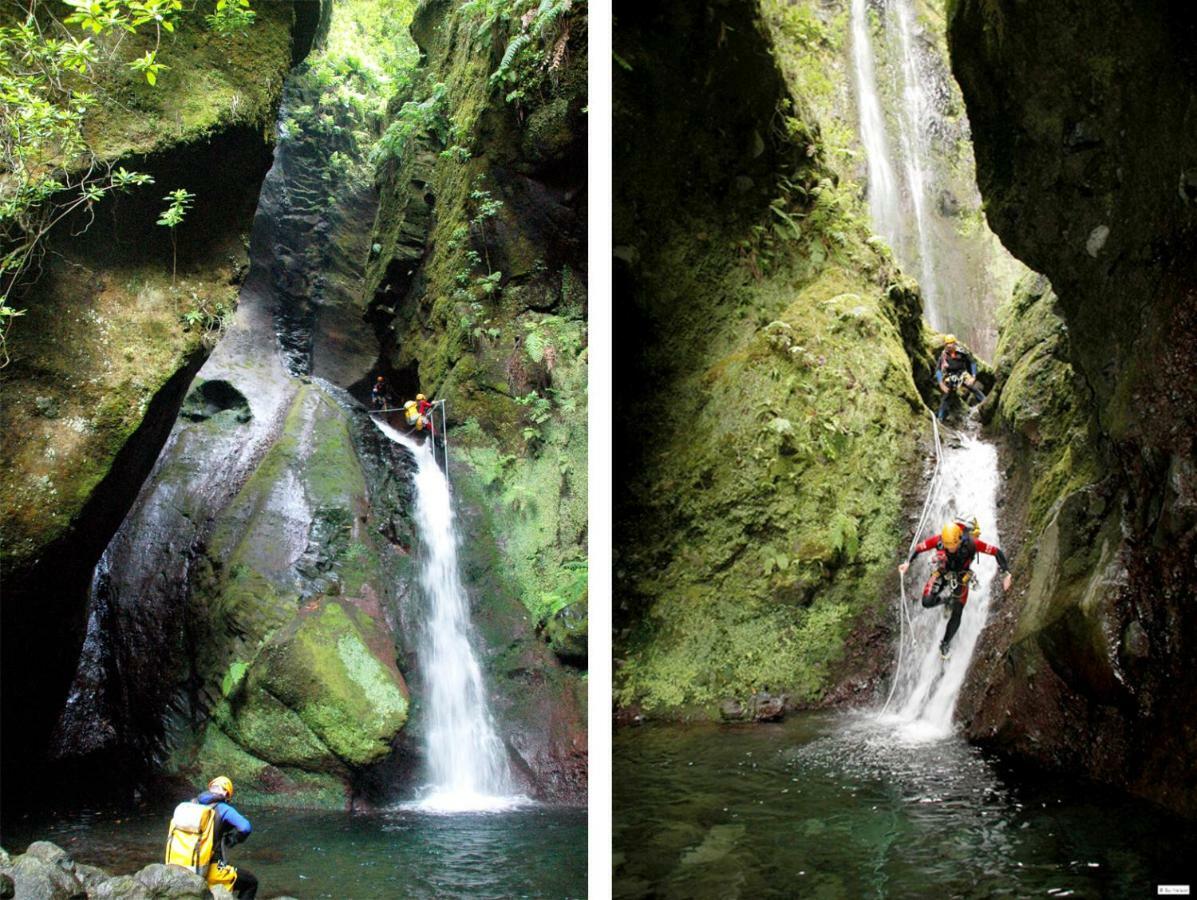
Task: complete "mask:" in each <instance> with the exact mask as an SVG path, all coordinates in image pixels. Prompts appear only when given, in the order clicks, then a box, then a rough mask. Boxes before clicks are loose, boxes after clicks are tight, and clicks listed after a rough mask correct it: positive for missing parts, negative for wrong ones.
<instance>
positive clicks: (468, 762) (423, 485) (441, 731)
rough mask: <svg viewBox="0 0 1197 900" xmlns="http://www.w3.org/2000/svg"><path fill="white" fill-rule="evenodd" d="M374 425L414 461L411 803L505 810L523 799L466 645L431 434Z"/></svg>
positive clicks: (462, 600)
mask: <svg viewBox="0 0 1197 900" xmlns="http://www.w3.org/2000/svg"><path fill="white" fill-rule="evenodd" d="M374 423H375V424H376V425H377V426H378V427H379V429H380V430H381V431H382V432H383V434H385V435H386V436H387V437H389V438H390V439H391V440H393V441H395V442H396V443H398V444H402V445H403V446H404V447H407V448H408V449H409V450H410V451H411V452H412V454H413V455H414V456H415V459H416V476H415V489H416V524H417V526H418V527H419V530H420V538H421V541H422V543H423V554H422V559H421V565H420V583H421V586H422V587H423V590H424V596H425V599H426V601H427V603H428V619H427V623H426V625H425V629H424V634H423V636H422V640H421V645H420V662H421V668H422V669H423V675H424V681H425V683H426V685H427V691H428V698H427V702H426V703H425V729H426V737H425V748H426V751H427V756H428V766H429V772H430V775H431V782H430V783H429V785H428V786H427V788H426V789H425V790H424V791H423V792H422V796H421V798H420V799H419V800H418V801H416V802H414V803H412V804H411V807H412V808H416V809H421V810H426V811H430V812H468V811H479V810H481V811H489V810H501V809H510V808H512V807H514V806H517V805H519V804H520V803H522V802H526V798H525V797H521V796H514V795H513V788H512V784H511V775H510V771H509V769H508V766H507V757H506V751H505V749H504V747H503V742H502V740H500V738H499V735H498V733H497V732H496V731H495V726H494V722H493V720H492V719H491V715H490V709H489V704H488V703H487V699H486V685H485V682H484V681H483V678H482V668H481V666H479V664H478V658H477V656H476V655H475V653H474V648H473V646H472V645H471V643H470V632H471V630H472V629H471V627H470V608H469V601H468V598H467V595H466V591H465V587H464V585H462V583H461V574H460V569H459V567H458V562H457V533H456V531H455V530H454V527H453V503H452V498H451V496H450V494H449V483H448V481H447V480H446V478H445V475H444V473H443V472H442V471H441V469H440V466H438V465H437V463H436V459H435V457H434V456H433V451H432V442H431V440H428V441H426V442H424V443H423V444H420V443H418V442H416V441H414V440H412V439H411V438H408V437H406V436H405V435H403V434H402V433H400V432H399V431H397V430H396V429H394V428H392V427H391V426H389V425H387V424H386V423H385V422H381V421H379V420H378V419H377V418H376V417H375V418H374Z"/></svg>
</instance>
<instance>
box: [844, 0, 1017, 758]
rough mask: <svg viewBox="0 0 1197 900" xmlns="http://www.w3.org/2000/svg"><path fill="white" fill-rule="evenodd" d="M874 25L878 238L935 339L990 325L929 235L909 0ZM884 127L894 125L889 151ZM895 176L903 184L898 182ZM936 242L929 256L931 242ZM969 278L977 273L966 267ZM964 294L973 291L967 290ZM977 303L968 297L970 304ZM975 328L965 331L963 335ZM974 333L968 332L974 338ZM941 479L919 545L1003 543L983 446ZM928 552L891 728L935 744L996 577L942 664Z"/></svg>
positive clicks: (985, 579)
mask: <svg viewBox="0 0 1197 900" xmlns="http://www.w3.org/2000/svg"><path fill="white" fill-rule="evenodd" d="M872 2H873V3H874V8H875V9H877V10H878V13H879V19H878V24H879V25H880V26H881V32H882V34H881V41H882V42H883V43H881V44H880V46H881V49H882V52H883V54H884V58H885V59H886V60H888V62H889V65H888V67H887V69H886V71H887V73H888V75H889V76H890V77H891V79H892V83H891V84H890V90H889V91H888V92H887V93H885V94H884V96H887V97H890V98H892V102H893V105H894V109H892V110H891V111H890V113H891V114H890V116H889V117H888V119H887V118H886V116H885V109H884V108H883V106H882V97H883V94H882V92H881V91H879V90H878V82H877V69H878V66H877V61H876V57H875V51H874V47H873V39H872V36H871V35H870V32H869V18H868V7H869V3H870V0H852V55H853V62H854V70H855V73H856V93H857V105H858V109H859V115H860V137H861V142H862V144H863V145H864V149H865V154H866V157H867V163H868V179H869V181H868V197H869V213H870V216H871V217H872V222H873V228H874V230H875V231H876V232H877V233H879V234H880V235H881V236H882V237H884V238H885V239H886V241H888V242H889V244H890V246H891V247H892V248H893V251H894V254H895V257H896V258H897V260H898V261H899V263H900V264H902V265H903V266H904V267H907V268H909V269H911V270H913V271H917V272H918V273H919V287H920V289H921V291H922V296H923V301H924V309H925V312H926V316H927V319H928V320H929V321H930V323H931V325H932V327H934V328H936V329H937V330H947V329H948V328H949V327H951V328H955V329H956V330H958V331H964V330H965V329H964V328H963V327H961V325H960V323H963V322H971V323H973V324H976V322H977V320H978V319H981V318H983V317H986V316H991V313H990V312H989V311H988V310H978V308H977V307H976V305H975V304H976V302H977V300H978V299H982V298H981V296H980V293H979V291H978V290H977V289H976V288H975V285H977V284H979V283H981V282H978V281H975V280H974V279H976V278H978V277H980V278H983V277H984V274H983V273H978V272H975V271H971V272H970V271H968V269H967V266H968V265H969V260H970V256H969V254H967V253H966V252H963V245H962V244H958V243H955V242H954V241H955V238H954V229H952V228H951V227H948V228H946V229H945V228H943V227H940V228H939V229H936V223H935V222H934V221H933V219H932V215H931V213H932V209H931V208H930V204H929V202H928V200H929V196H930V194H931V190H932V188H933V187H934V178H933V176H934V173H935V169H934V167H933V158H932V154H931V142H930V140H929V138H928V134H929V129H930V128H931V123H932V122H933V120H934V118H935V116H936V112H935V110H934V108H933V104H932V103H931V99H930V98H931V90H932V88H931V86H930V85H929V78H930V76H929V74H928V72H927V66H926V65H924V64H923V61H922V60H921V59H920V57H919V51H918V48H916V46H915V37H916V34H915V29H916V22H915V15H914V10H913V3H912V0H872ZM887 122H890V123H893V124H894V125H895V126H896V140H895V141H894V142H893V143H891V140H890V137H889V135H888V133H887ZM899 171H900V173H901V177H900V178H899V177H897V173H898V172H899ZM939 241H943V242H944V243H943V245H942V246H940V248H939V255H938V256H937V253H936V246H937V242H939ZM940 258H942V259H953V258H955V259H960V260H964V261H965V262H964V264H963V265H958V266H955V267H953V266H949V265H939V264H938V263H937V260H938V259H940ZM972 265H973V267H974V268H975V267H976V265H977V263H975V262H974V263H972ZM970 285H972V286H974V287H970ZM970 295H973V296H970ZM970 327H971V326H970ZM978 329H980V325H978V326H977V329H973V333H974V334H976V333H979V330H978ZM939 472H940V478H939V480H938V482H937V483H936V486H935V493H934V495H933V496H932V497H930V498H928V512H929V518H928V520H927V521H928V524H927V526H926V527H925V530H924V533H923V534H920V535H918V536H917V537H918V539H920V540H921V539H922V538H924V537H926V536H927V535H928V534H930V533H931V532H932V531H938V530H939V528H940V527H941V526H942V525H943V523H945V522H947V521H949V520H951V519H953V518H956V517H961V518H964V517H968V518H971V517H973V516H976V517H977V519H978V520H979V521H980V523H981V527H982V529H983V534H982V540H984V541H986V542H987V543H994V544H996V543H998V539H997V534H996V529H995V522H996V517H997V501H996V495H997V487H998V481H999V479H998V471H997V451H996V450H995V449H994V447H993V446H992V445H990V444H988V443H985V442H984V441H981V440H979V439H977V438H975V437H972V436H969V435H963V434H962V435H959V436H958V437H957V438H954V439H953V440H951V441H949V442H948V444H947V445H946V446H945V447H944V449H943V456H942V459H941V462H940V469H939ZM929 557H930V554H924V555H923V557H921V558H920V561H919V562H918V563H916V564H915V565H914V566H912V567H911V570H910V572H908V573H907V575H906V586H907V589H908V590H909V591H910V592H911V593H912V594H913V595H914V596H913V598H909V597H908V600H910V599H913V601H914V602H913V603H908V604H907V608H906V609H904V610H902V611H901V613H900V614H901V615H902V616H904V617H907V618H908V620H909V621H910V623H911V627H910V629H908V632H907V635H906V643H905V646H903V647H900V648H899V651H898V652H899V654H900V656H899V659H900V660H903V661H902V662H901V663H900V665H899V666H898V671H897V673H896V674H895V678H897V679H898V682H897V683H896V684H895V685H894V695H893V706H892V709H894V710H896V712H895V713H894V714H893V719H894V723H895V724H898V725H899V726H900V729H901V731H902V732H903V733H904V734H906V735H907V736H910V737H912V738H915V739H924V738H938V737H943V736H946V735H948V734H950V733H951V730H952V713H953V710H954V709H955V705H956V699H957V697H958V696H959V694H960V689H961V687H962V686H963V684H964V678H965V675H966V674H967V672H968V666H969V660H970V658H971V657H972V653H973V649H974V647H975V646H976V643H977V638H978V636H979V635H980V633H981V629H982V627H983V626H984V624H985V618H986V615H987V613H988V610H989V598H990V590H991V586H992V582H993V578H994V577H995V576H993V575H992V573H991V570H992V571H996V567H995V565H994V563H993V562H992V557H987V556H980V555H979V556H978V557H977V559H976V561H975V562H974V563H973V571H974V573H976V574H977V575H979V576H980V577H979V578H978V580H977V581H976V582H974V583H973V585H972V587H971V589H970V592H969V599H968V604H967V606H966V607H965V609H964V613H963V615H962V617H961V620H960V629H959V630H958V631H957V632H956V636H955V637H954V639H953V641H952V646H951V654H950V657H949V659H948V660H947V661H944V660H942V659H941V658H940V655H939V642H940V639H941V637H942V635H943V633H944V629H945V627H946V625H947V620H946V617H945V616H944V610H945V609H947V605H946V604H945V605H944V606H941V607H934V608H932V609H929V610H928V609H924V608H923V607H922V604H921V603H919V600H920V598H921V594H922V586H923V584H924V583H925V581H926V579H927V577H928V576H929V574H930V562H929V559H928V558H929Z"/></svg>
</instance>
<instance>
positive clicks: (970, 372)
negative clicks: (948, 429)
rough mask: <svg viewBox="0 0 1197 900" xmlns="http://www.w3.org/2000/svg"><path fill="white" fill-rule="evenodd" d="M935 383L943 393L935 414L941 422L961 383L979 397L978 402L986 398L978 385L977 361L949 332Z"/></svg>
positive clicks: (936, 372) (940, 357)
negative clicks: (953, 393) (953, 394)
mask: <svg viewBox="0 0 1197 900" xmlns="http://www.w3.org/2000/svg"><path fill="white" fill-rule="evenodd" d="M935 383H936V384H938V385H939V390H940V391H941V392H942V393H943V400H942V401H941V402H940V404H939V412H937V413H936V414H935V417H936V418H937V419H939V421H941V422H942V421H943V418H944V416H946V415H947V414H948V404H949V403H951V402H952V392H953V391H954V390H955V389H956V388H957V387H959V386H960V385H962V384H963V385H964V386H965V387H966V388H967V389H968V391H969V392H970V393H971V394H972V395H973V396H975V397H976V398H977V402H978V403H982V402H983V401H984V400H985V394H984V393H982V391H981V388H979V387H978V386H977V361H976V360H975V359H973V356H972V354H971V353H969V352H968V351H967V350H965V349H964V348H963V347H961V346H960V345H959V344H957V343H956V336H955V335H952V334H949V335H947V336H946V337H945V338H944V342H943V353H941V354H939V365H938V366H936V367H935Z"/></svg>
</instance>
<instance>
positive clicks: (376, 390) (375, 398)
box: [370, 375, 387, 409]
mask: <svg viewBox="0 0 1197 900" xmlns="http://www.w3.org/2000/svg"><path fill="white" fill-rule="evenodd" d="M370 402H371V404H373V406H374V408H375V409H386V408H387V383H386V382H385V381H383V379H382V376H381V375H379V376H378V378H377V379H376V380H375V382H374V387H373V388H371V389H370Z"/></svg>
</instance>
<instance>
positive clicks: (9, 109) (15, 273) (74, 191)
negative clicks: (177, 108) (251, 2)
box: [0, 0, 247, 368]
mask: <svg viewBox="0 0 1197 900" xmlns="http://www.w3.org/2000/svg"><path fill="white" fill-rule="evenodd" d="M238 2H242V4H243V6H244V0H238ZM65 3H66V5H67V6H68V7H69V8H70V10H71V12H70V13H69V14H68V15H67V16H66V17H65V18H63V19H62V20H61V21H59V20H58V19H57V18H55V16H54V14H53V11H52V8H51V7H50V5H49V4H37V3H34V4H32V5H31V7H30V11H29V13H28V14H27V15H26V16H25V18H24V19H23V20H17V21H15V22H14V24H11V25H5V26H3V27H0V121H3V122H4V128H3V129H2V133H0V171H4V172H7V173H9V177H8V178H6V180H5V184H4V191H3V196H2V197H0V245H2V246H3V248H4V251H3V253H4V255H3V256H2V257H0V368H2V367H3V366H4V365H7V363H8V353H7V336H8V330H9V328H10V326H11V325H12V322H13V320H14V319H16V318H17V317H18V316H19V314H20V313H19V311H17V310H14V309H12V308H11V307H10V306H9V298H10V296H11V294H12V291H13V289H14V288H15V287H16V285H17V284H18V283H19V282H20V280H21V278H22V277H23V275H24V274H25V273H26V272H27V271H28V270H29V268H30V266H31V264H32V263H33V262H34V261H35V260H36V259H38V258H39V256H40V254H41V252H42V249H43V246H44V245H43V239H44V238H45V236H46V235H47V234H48V233H49V232H50V231H51V230H52V229H53V228H54V226H55V225H57V224H58V223H59V222H61V221H62V220H63V219H64V218H66V217H67V216H68V215H70V214H71V213H73V212H75V211H76V210H80V209H82V210H87V211H90V210H91V209H92V207H93V206H94V205H95V204H96V203H97V202H98V201H100V200H102V199H103V198H104V197H105V196H106V195H108V194H109V193H112V192H114V191H121V190H127V189H130V188H133V187H136V186H139V185H144V184H148V183H150V182H151V181H152V179H151V178H150V177H149V176H148V175H143V174H139V173H136V172H128V171H126V170H125V169H123V168H122V169H117V170H116V171H113V167H112V165H111V164H110V163H109V164H105V163H104V162H102V161H101V160H100V159H98V158H97V155H96V154H95V153H94V152H93V151H92V149H91V147H90V146H89V145H88V143H87V141H86V139H85V138H84V135H83V123H84V121H85V119H86V118H87V116H88V114H89V112H90V111H91V110H92V109H93V107H94V106H95V104H96V95H95V94H94V93H93V92H92V91H91V90H90V88H91V87H92V86H93V84H94V83H95V77H96V74H97V69H98V68H101V67H108V68H113V67H118V66H121V65H124V66H125V67H126V68H128V69H130V70H132V71H134V72H138V73H140V74H142V75H143V76H144V77H145V79H146V82H147V83H148V84H150V85H154V84H156V82H157V80H158V74H159V73H160V72H162V71H164V70H165V69H166V68H167V66H166V64H165V63H162V62H160V61H159V59H158V52H159V49H160V43H161V38H162V33H163V32H166V33H168V34H169V33H173V32H174V31H175V27H176V23H177V22H178V21H179V19H180V17H182V16H184V15H187V14H189V13H187V12H184V10H183V4H182V2H181V0H65ZM246 8H247V7H246ZM72 27H74V28H75V29H76V30H72ZM143 29H145V30H149V29H153V34H154V47H153V48H152V49H150V50H147V51H145V52H144V53H142V54H141V55H139V56H136V57H135V58H133V59H124V58H123V57H122V56H121V40H119V39H118V40H104V39H105V38H108V37H110V36H112V35H119V36H121V37H123V36H124V35H126V34H136V33H138V32H139V31H141V30H143ZM80 32H82V33H80ZM83 227H86V224H85V225H84V226H83ZM172 233H173V232H172Z"/></svg>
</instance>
